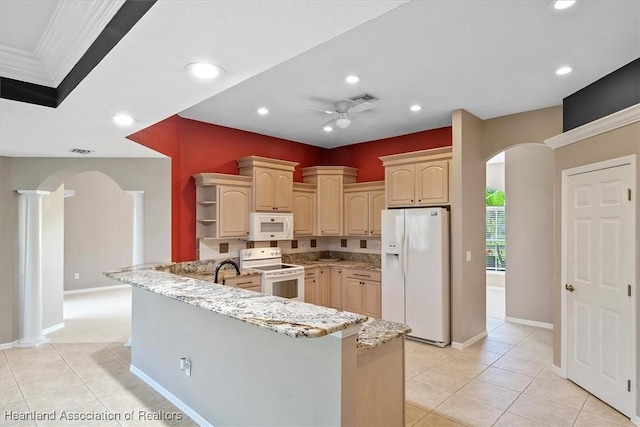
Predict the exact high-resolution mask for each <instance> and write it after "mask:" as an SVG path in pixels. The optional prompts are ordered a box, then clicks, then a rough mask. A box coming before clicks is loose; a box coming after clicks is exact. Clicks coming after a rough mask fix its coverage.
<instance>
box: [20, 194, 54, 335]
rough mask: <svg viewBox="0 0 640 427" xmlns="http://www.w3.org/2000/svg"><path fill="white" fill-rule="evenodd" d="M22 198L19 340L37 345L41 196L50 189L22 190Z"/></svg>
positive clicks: (39, 304) (40, 323)
mask: <svg viewBox="0 0 640 427" xmlns="http://www.w3.org/2000/svg"><path fill="white" fill-rule="evenodd" d="M18 193H20V195H21V197H20V198H21V201H20V221H21V227H20V228H21V230H20V231H21V233H20V251H21V254H20V256H21V260H20V273H21V275H20V276H21V283H20V287H21V289H20V296H21V298H20V318H21V325H20V340H19V341H18V346H21V347H37V346H39V345H41V344H44V343H46V342H47V341H48V339H47V338H46V337H45V336H44V334H43V333H42V197H43V196H45V195H47V194H49V192H48V191H40V190H21V191H18Z"/></svg>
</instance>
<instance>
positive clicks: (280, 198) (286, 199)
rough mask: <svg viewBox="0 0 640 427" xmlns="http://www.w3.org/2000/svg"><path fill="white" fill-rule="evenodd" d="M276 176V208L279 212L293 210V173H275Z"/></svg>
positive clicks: (274, 197)
mask: <svg viewBox="0 0 640 427" xmlns="http://www.w3.org/2000/svg"><path fill="white" fill-rule="evenodd" d="M273 173H274V174H275V177H276V179H275V183H276V185H275V188H274V193H273V194H274V196H273V200H274V205H273V206H274V207H275V208H276V210H277V211H278V212H291V211H292V210H293V172H286V171H273Z"/></svg>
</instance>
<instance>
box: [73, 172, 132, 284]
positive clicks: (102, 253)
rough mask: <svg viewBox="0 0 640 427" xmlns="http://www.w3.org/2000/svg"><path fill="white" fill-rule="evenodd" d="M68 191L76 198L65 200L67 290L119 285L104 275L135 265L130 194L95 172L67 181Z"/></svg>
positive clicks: (76, 176)
mask: <svg viewBox="0 0 640 427" xmlns="http://www.w3.org/2000/svg"><path fill="white" fill-rule="evenodd" d="M65 189H67V190H72V191H74V192H75V195H74V196H71V197H67V198H66V199H65V201H64V214H65V215H64V237H65V241H64V290H65V291H68V290H76V289H86V288H94V287H100V286H110V285H119V283H118V282H116V281H114V280H112V279H109V278H108V277H105V276H104V275H103V274H102V273H103V272H104V271H109V270H114V269H116V268H121V267H126V266H128V265H131V264H132V239H133V236H132V234H133V199H132V197H131V195H129V194H128V193H126V192H124V191H122V189H120V187H119V186H118V184H116V183H115V182H114V181H113V180H112V179H111V178H109V177H108V176H106V175H104V174H103V173H101V172H96V171H91V172H83V173H80V174H78V175H75V176H73V177H71V178H68V179H66V180H65ZM76 273H78V274H79V278H78V279H75V274H76Z"/></svg>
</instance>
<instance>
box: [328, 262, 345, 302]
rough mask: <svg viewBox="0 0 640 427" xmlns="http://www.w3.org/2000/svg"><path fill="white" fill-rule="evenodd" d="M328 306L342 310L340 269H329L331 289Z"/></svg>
mask: <svg viewBox="0 0 640 427" xmlns="http://www.w3.org/2000/svg"><path fill="white" fill-rule="evenodd" d="M329 300H330V301H329V302H330V304H329V306H330V307H331V308H337V309H338V310H342V268H341V267H331V287H330V291H329Z"/></svg>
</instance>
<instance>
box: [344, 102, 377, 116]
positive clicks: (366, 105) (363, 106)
mask: <svg viewBox="0 0 640 427" xmlns="http://www.w3.org/2000/svg"><path fill="white" fill-rule="evenodd" d="M371 108H373V104H372V103H370V102H367V101H365V102H361V103H360V104H356V105H354V106H353V107H351V108H349V110H347V112H348V113H349V114H358V113H361V112H363V111H367V110H370V109H371Z"/></svg>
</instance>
